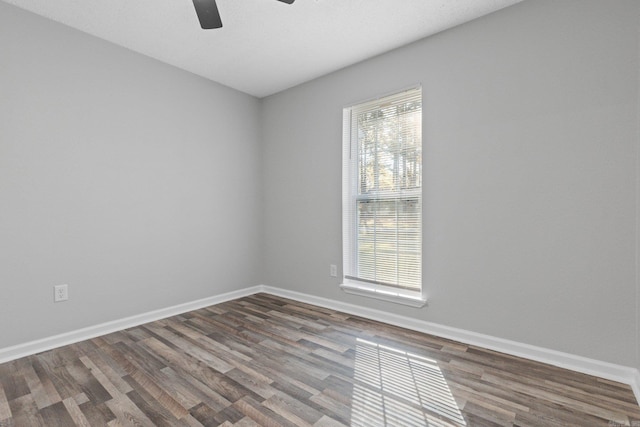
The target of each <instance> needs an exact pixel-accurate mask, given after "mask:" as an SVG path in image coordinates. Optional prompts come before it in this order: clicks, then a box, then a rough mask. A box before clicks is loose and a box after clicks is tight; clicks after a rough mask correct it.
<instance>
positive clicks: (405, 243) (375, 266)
mask: <svg viewBox="0 0 640 427" xmlns="http://www.w3.org/2000/svg"><path fill="white" fill-rule="evenodd" d="M343 130H344V135H343V144H344V152H343V158H344V165H343V251H344V254H343V258H344V259H343V261H344V280H345V282H350V283H352V284H356V285H360V286H365V287H370V288H373V289H376V290H384V289H387V290H391V291H395V292H398V291H400V292H405V293H409V294H410V293H421V291H422V89H421V88H420V87H417V88H412V89H410V90H406V91H403V92H401V93H397V94H394V95H390V96H386V97H384V98H380V99H376V100H373V101H370V102H365V103H362V104H358V105H355V106H353V107H350V108H346V109H345V110H344V123H343Z"/></svg>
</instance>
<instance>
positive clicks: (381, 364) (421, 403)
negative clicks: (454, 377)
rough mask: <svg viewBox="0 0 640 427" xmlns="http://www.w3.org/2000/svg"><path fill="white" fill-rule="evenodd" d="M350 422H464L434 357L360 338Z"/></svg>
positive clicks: (379, 424) (417, 423) (433, 424)
mask: <svg viewBox="0 0 640 427" xmlns="http://www.w3.org/2000/svg"><path fill="white" fill-rule="evenodd" d="M354 379H355V381H354V386H353V399H352V409H351V425H352V426H371V427H374V426H375V427H379V426H384V425H388V426H407V427H409V426H466V422H465V420H464V418H463V417H462V414H461V413H460V410H459V409H458V405H457V404H456V401H455V399H454V398H453V395H452V394H451V390H450V389H449V386H448V385H447V381H446V380H445V378H444V375H443V374H442V371H441V370H440V368H439V367H438V363H437V362H436V361H435V360H432V359H428V358H426V357H422V356H419V355H417V354H412V353H408V352H405V351H402V350H398V349H396V348H393V347H388V346H384V345H380V344H377V343H374V342H371V341H366V340H363V339H360V338H358V340H357V343H356V361H355V376H354Z"/></svg>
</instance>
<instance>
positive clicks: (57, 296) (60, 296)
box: [53, 285, 69, 302]
mask: <svg viewBox="0 0 640 427" xmlns="http://www.w3.org/2000/svg"><path fill="white" fill-rule="evenodd" d="M68 299H69V286H68V285H55V286H54V287H53V302H61V301H66V300H68Z"/></svg>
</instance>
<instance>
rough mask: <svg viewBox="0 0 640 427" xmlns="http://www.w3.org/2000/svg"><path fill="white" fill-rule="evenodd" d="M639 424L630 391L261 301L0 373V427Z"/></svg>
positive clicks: (214, 309) (124, 334) (150, 327)
mask: <svg viewBox="0 0 640 427" xmlns="http://www.w3.org/2000/svg"><path fill="white" fill-rule="evenodd" d="M74 425H78V426H225V427H230V426H255V425H261V426H318V427H327V426H342V425H353V426H373V427H376V426H383V425H390V426H494V425H501V426H511V425H518V426H552V425H562V426H567V425H571V426H597V425H603V426H618V425H640V408H639V407H638V404H637V403H636V401H635V398H634V396H633V393H632V391H631V389H630V388H629V387H628V386H626V385H623V384H618V383H614V382H611V381H607V380H603V379H598V378H595V377H591V376H588V375H583V374H579V373H575V372H571V371H567V370H563V369H559V368H555V367H552V366H548V365H543V364H540V363H536V362H531V361H527V360H524V359H519V358H516V357H512V356H508V355H504V354H500V353H496V352H492V351H489V350H484V349H481V348H477V347H472V346H467V345H464V344H461V343H457V342H453V341H449V340H445V339H441V338H437V337H434V336H430V335H425V334H421V333H417V332H412V331H408V330H405V329H401V328H397V327H392V326H388V325H385V324H382V323H378V322H374V321H370V320H365V319H362V318H358V317H354V316H350V315H347V314H344V313H339V312H335V311H332V310H328V309H324V308H319V307H315V306H311V305H307V304H302V303H298V302H294V301H291V300H287V299H283V298H278V297H274V296H271V295H266V294H257V295H253V296H250V297H246V298H242V299H238V300H235V301H230V302H227V303H224V304H219V305H216V306H211V307H208V308H205V309H201V310H197V311H193V312H189V313H187V314H183V315H180V316H175V317H172V318H169V319H164V320H161V321H157V322H153V323H149V324H146V325H143V326H139V327H135V328H131V329H128V330H125V331H121V332H117V333H113V334H110V335H106V336H103V337H99V338H95V339H92V340H88V341H84V342H81V343H78V344H74V345H69V346H66V347H62V348H58V349H55V350H52V351H47V352H43V353H40V354H37V355H34V356H30V357H25V358H22V359H18V360H15V361H12V362H9V363H5V364H2V365H0V427H9V426H12V427H13V426H20V427H21V426H65V427H68V426H74Z"/></svg>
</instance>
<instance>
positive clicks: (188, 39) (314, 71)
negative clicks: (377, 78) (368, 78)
mask: <svg viewBox="0 0 640 427" xmlns="http://www.w3.org/2000/svg"><path fill="white" fill-rule="evenodd" d="M3 1H5V2H6V3H10V4H13V5H16V6H18V7H21V8H23V9H26V10H29V11H31V12H34V13H36V14H38V15H42V16H45V17H47V18H50V19H53V20H55V21H58V22H61V23H63V24H66V25H69V26H71V27H73V28H77V29H79V30H81V31H84V32H86V33H89V34H92V35H94V36H97V37H100V38H102V39H105V40H108V41H110V42H113V43H116V44H118V45H121V46H124V47H127V48H129V49H131V50H133V51H136V52H139V53H142V54H144V55H147V56H150V57H152V58H155V59H158V60H160V61H162V62H166V63H168V64H171V65H174V66H176V67H179V68H182V69H184V70H187V71H190V72H192V73H195V74H198V75H200V76H202V77H206V78H208V79H210V80H213V81H216V82H219V83H222V84H224V85H227V86H230V87H232V88H235V89H238V90H240V91H243V92H246V93H249V94H251V95H254V96H257V97H264V96H267V95H271V94H273V93H276V92H279V91H281V90H284V89H287V88H289V87H292V86H295V85H298V84H300V83H303V82H306V81H309V80H312V79H314V78H316V77H319V76H322V75H324V74H327V73H330V72H332V71H335V70H338V69H340V68H343V67H346V66H348V65H351V64H355V63H357V62H360V61H362V60H364V59H367V58H370V57H372V56H375V55H379V54H381V53H384V52H387V51H389V50H392V49H394V48H397V47H400V46H403V45H405V44H408V43H411V42H413V41H416V40H419V39H421V38H423V37H426V36H429V35H432V34H435V33H437V32H439V31H442V30H445V29H447V28H451V27H453V26H456V25H459V24H462V23H464V22H467V21H470V20H472V19H475V18H478V17H480V16H482V15H486V14H488V13H491V12H494V11H496V10H498V9H501V8H503V7H506V6H509V5H512V4H514V3H518V2H519V1H521V0H297V1H296V2H295V3H294V4H292V5H287V4H285V3H281V2H279V1H276V0H217V3H218V8H219V10H220V14H221V16H222V22H223V24H224V27H223V28H220V29H215V30H202V29H201V28H200V24H199V22H198V18H197V16H196V14H195V10H194V7H193V2H192V0H108V1H105V0H3Z"/></svg>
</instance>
